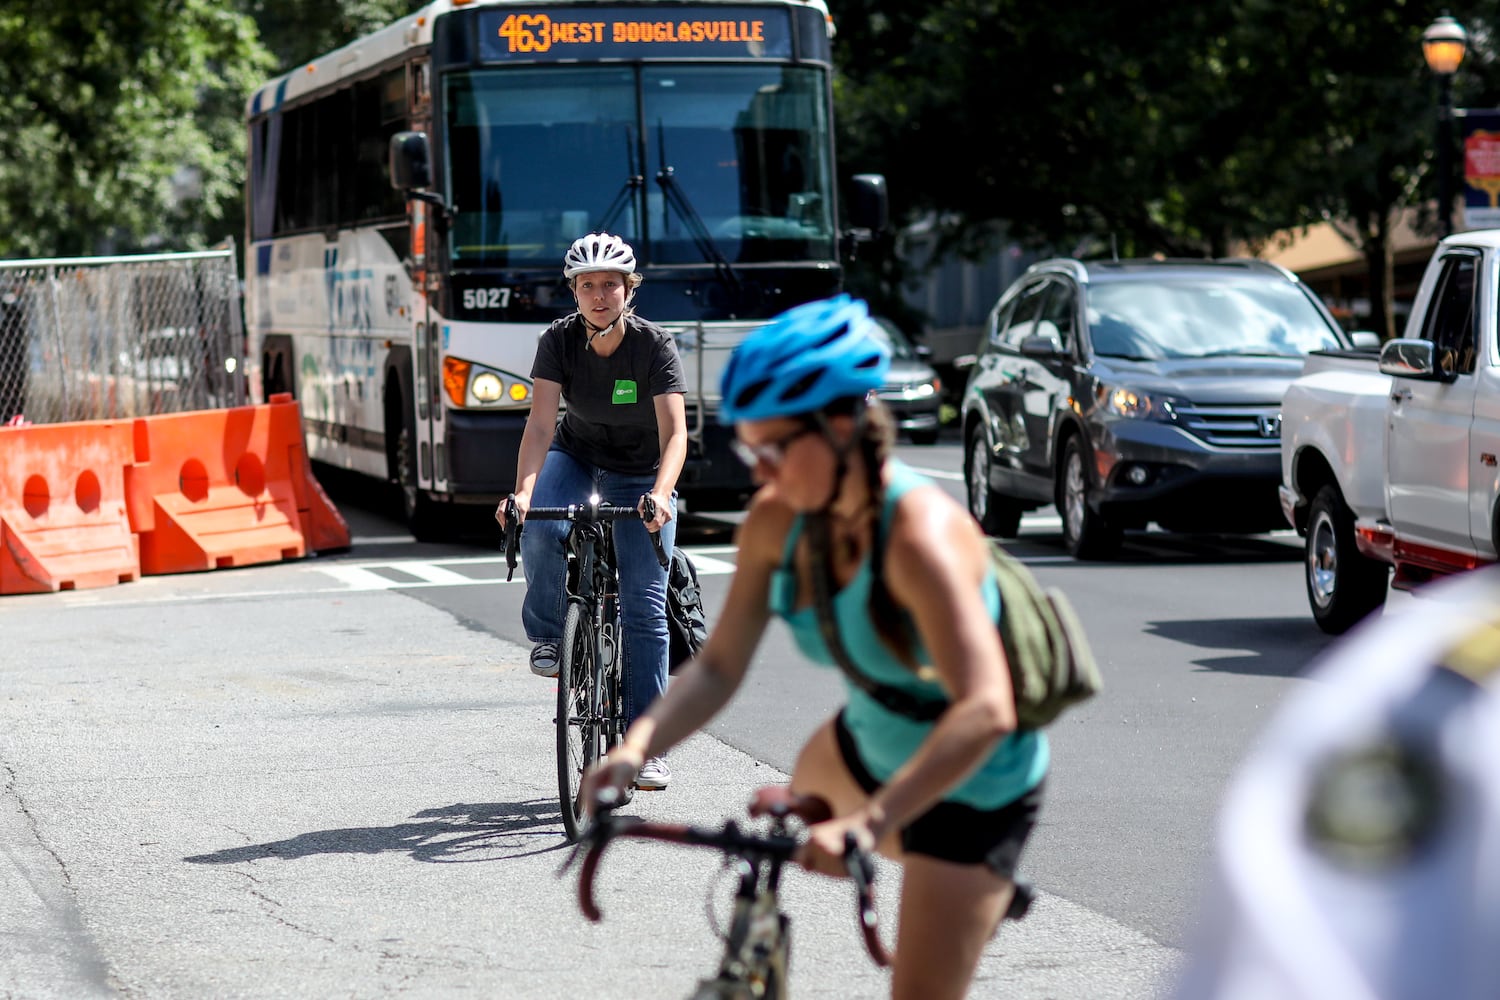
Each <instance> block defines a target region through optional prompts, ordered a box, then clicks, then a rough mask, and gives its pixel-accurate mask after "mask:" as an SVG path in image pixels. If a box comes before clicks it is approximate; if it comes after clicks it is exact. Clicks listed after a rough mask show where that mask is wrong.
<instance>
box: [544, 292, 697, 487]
mask: <svg viewBox="0 0 1500 1000" xmlns="http://www.w3.org/2000/svg"><path fill="white" fill-rule="evenodd" d="M587 342H588V328H587V327H586V326H585V325H584V322H583V317H582V316H580V315H579V314H578V313H576V312H575V313H573V314H572V315H570V316H564V317H563V318H562V319H560V320H557V321H555V322H554V323H553V324H552V325H551V326H549V327H548V328H547V329H546V331H545V332H544V333H543V334H542V337H541V339H540V340H539V341H537V345H536V360H535V361H534V362H533V363H532V366H531V377H532V378H533V379H539V378H544V379H547V380H548V381H551V382H556V383H558V384H559V385H561V386H562V395H563V400H564V401H565V402H566V403H567V404H568V405H567V411H566V412H565V413H564V414H563V417H562V419H561V420H560V421H558V425H557V446H558V447H559V448H562V449H563V450H564V451H566V452H567V453H568V454H570V455H572V456H573V457H574V458H576V459H578V460H579V461H581V462H587V463H589V464H591V465H596V466H598V467H599V468H601V469H608V470H609V471H611V472H623V473H626V474H628V475H649V474H650V473H652V472H654V471H656V467H657V466H658V465H659V464H661V439H660V438H659V437H658V432H657V427H656V402H655V397H657V396H661V395H664V394H666V393H669V392H686V391H687V379H686V378H684V377H683V374H682V359H681V358H679V357H678V356H677V342H676V341H675V340H673V339H672V335H671V334H670V333H668V332H667V331H665V330H663V329H662V328H661V327H659V326H657V325H656V324H655V323H652V322H650V321H649V320H644V319H641V318H640V317H639V316H635V315H627V316H626V317H625V336H624V338H623V339H622V340H621V342H620V346H619V347H618V348H617V349H616V350H615V352H614V353H613V354H611V355H610V356H609V357H607V358H604V357H600V356H599V355H597V354H595V353H594V352H593V351H591V350H588V349H587V347H585V345H586V344H587Z"/></svg>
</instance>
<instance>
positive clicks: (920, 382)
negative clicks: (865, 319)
mask: <svg viewBox="0 0 1500 1000" xmlns="http://www.w3.org/2000/svg"><path fill="white" fill-rule="evenodd" d="M874 320H875V326H876V331H875V332H876V335H877V336H879V337H880V338H881V339H883V340H884V341H885V342H886V344H887V346H889V347H890V349H891V369H890V372H889V373H888V374H887V375H886V377H885V384H884V385H882V386H881V387H880V388H879V389H878V390H876V395H877V396H879V397H880V400H881V402H883V403H885V405H886V408H887V409H889V410H890V411H891V413H893V414H894V415H895V417H896V428H897V430H899V431H901V432H902V433H904V434H906V436H907V437H909V438H911V442H912V444H936V443H937V439H938V432H939V431H940V430H941V429H942V408H943V383H942V380H941V379H939V378H938V373H937V371H936V370H934V369H933V367H932V365H930V364H928V363H927V359H928V358H929V357H931V356H932V351H931V350H930V349H929V348H928V347H926V346H925V345H920V346H919V345H917V344H913V343H912V342H911V339H910V338H908V337H907V336H906V334H905V333H904V332H902V330H901V328H900V327H899V326H897V325H896V324H895V323H893V322H892V321H891V320H889V319H886V318H885V317H883V316H876V317H874Z"/></svg>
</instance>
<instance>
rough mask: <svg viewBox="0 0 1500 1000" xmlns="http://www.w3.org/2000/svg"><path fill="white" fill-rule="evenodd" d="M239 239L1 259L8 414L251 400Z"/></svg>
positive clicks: (48, 419) (1, 359)
mask: <svg viewBox="0 0 1500 1000" xmlns="http://www.w3.org/2000/svg"><path fill="white" fill-rule="evenodd" d="M244 353H245V342H244V327H243V322H242V319H241V312H240V283H239V276H238V273H237V269H236V266H235V257H234V248H233V247H227V248H224V249H216V250H210V251H205V252H202V253H174V254H143V255H137V256H129V257H74V258H59V259H51V260H12V261H0V422H4V421H7V420H11V419H13V418H15V417H23V418H24V419H25V420H28V421H30V422H31V423H36V424H50V423H61V422H63V421H71V420H102V419H109V418H118V417H142V416H150V415H152V414H157V413H180V412H184V411H187V410H212V409H219V408H221V407H227V406H242V405H244V404H245V403H246V402H247V401H248V400H247V395H246V387H245V379H244V371H245V363H244V361H245V359H244Z"/></svg>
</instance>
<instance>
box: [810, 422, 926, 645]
mask: <svg viewBox="0 0 1500 1000" xmlns="http://www.w3.org/2000/svg"><path fill="white" fill-rule="evenodd" d="M849 415H853V416H857V417H858V418H859V420H858V424H857V427H858V438H857V439H856V440H855V441H854V442H852V443H851V446H852V447H854V448H858V449H859V453H860V457H861V458H862V459H863V460H864V468H865V486H866V488H867V489H868V490H869V493H870V504H871V506H872V507H873V508H874V510H875V517H874V521H873V525H872V528H871V531H872V532H873V534H872V536H871V540H870V599H869V604H868V606H867V609H868V611H869V615H870V620H871V621H872V622H874V624H875V632H876V634H877V635H879V636H880V639H881V641H882V642H884V643H885V645H886V648H887V649H889V650H890V652H891V653H892V654H893V655H894V656H895V657H896V658H897V659H898V660H900V661H901V662H902V663H904V664H905V665H906V666H908V667H911V668H913V669H915V668H916V666H917V663H916V654H915V653H914V652H913V648H912V647H913V636H912V629H911V628H910V625H909V623H908V620H907V613H906V611H905V610H904V609H903V608H901V607H900V606H899V605H897V604H896V599H895V597H893V596H892V595H891V591H890V588H889V587H888V586H886V582H885V546H884V538H883V537H882V536H883V531H882V529H883V518H882V516H881V515H882V514H883V512H884V510H885V483H884V482H883V481H882V480H881V476H880V473H881V470H882V469H883V468H884V467H885V463H886V461H887V460H888V459H889V458H890V457H891V453H892V450H893V449H894V447H895V441H896V423H895V418H894V417H892V416H891V412H890V411H889V410H888V409H886V408H885V406H884V405H883V404H882V403H880V401H879V400H876V399H870V400H868V401H866V400H865V399H862V398H857V397H849V398H845V399H839V400H835V401H834V402H833V403H830V404H829V405H828V406H827V407H825V408H824V409H823V410H822V411H821V412H820V414H819V415H818V422H819V423H823V424H824V426H825V427H826V418H827V417H829V416H849ZM846 469H847V463H846V461H845V457H844V454H842V453H841V454H840V456H839V465H838V470H839V475H838V479H839V481H842V480H843V474H844V472H845V470H846ZM837 490H838V486H837V484H835V486H834V493H835V496H836V495H837ZM831 506H832V501H831V500H830V502H829V504H828V505H826V506H825V507H824V508H823V509H822V510H820V511H817V512H816V513H813V514H810V515H808V555H809V558H810V563H811V571H812V572H814V573H822V574H824V577H825V579H826V580H827V581H828V586H829V592H830V593H831V592H832V591H833V589H834V588H833V582H834V581H833V547H832V544H831V538H832V531H831V530H830V526H829V518H830V517H831V516H832V515H831V514H830V511H829V507H831Z"/></svg>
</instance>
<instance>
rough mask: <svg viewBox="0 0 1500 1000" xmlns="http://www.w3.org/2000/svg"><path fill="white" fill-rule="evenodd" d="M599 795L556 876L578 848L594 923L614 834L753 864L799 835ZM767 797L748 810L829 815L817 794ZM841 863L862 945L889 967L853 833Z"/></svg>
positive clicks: (584, 904) (812, 817)
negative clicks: (599, 881)
mask: <svg viewBox="0 0 1500 1000" xmlns="http://www.w3.org/2000/svg"><path fill="white" fill-rule="evenodd" d="M772 791H773V792H774V791H776V790H772ZM600 798H601V802H600V803H599V808H598V809H597V810H596V815H595V818H594V820H593V822H592V823H590V824H589V826H588V828H587V829H585V830H584V831H583V834H582V835H581V836H580V837H579V838H578V843H577V845H575V847H574V848H573V852H572V854H570V855H569V857H568V860H567V861H566V862H564V864H563V867H562V869H561V870H560V871H559V872H558V874H559V875H562V874H563V873H564V872H566V871H567V869H568V868H570V867H571V866H572V865H573V863H574V861H576V860H577V858H578V856H579V852H580V851H583V852H584V854H583V867H582V869H581V870H580V871H579V873H578V908H579V909H580V910H582V911H583V915H584V916H585V917H587V918H588V919H589V920H590V921H592V922H594V923H598V922H599V921H600V920H601V919H603V916H604V914H603V912H602V911H600V909H599V906H598V904H597V903H595V901H594V875H595V873H596V872H597V871H598V869H599V862H600V860H601V858H602V857H603V855H604V849H605V848H606V847H608V846H609V843H610V841H612V840H614V839H615V838H617V837H636V838H639V839H643V840H659V841H663V842H665V843H669V844H685V845H687V846H690V847H711V848H713V849H715V850H717V851H719V852H720V853H722V854H723V855H724V856H725V857H726V858H737V859H739V860H742V861H744V862H746V863H748V864H750V865H751V866H752V867H759V865H761V864H762V863H766V862H770V863H773V864H781V863H784V862H786V861H790V860H791V858H792V856H793V855H794V854H795V853H796V852H797V848H798V847H800V846H801V845H802V840H803V838H801V837H798V836H793V835H791V834H783V833H770V834H761V833H753V832H748V831H745V830H742V829H740V826H739V824H738V823H736V822H735V821H734V820H732V819H731V820H726V821H725V823H724V825H723V826H722V827H718V828H709V827H700V826H690V825H687V824H684V823H653V822H650V821H648V820H644V819H641V818H639V817H636V816H617V815H615V814H614V812H613V808H614V805H615V804H619V803H618V802H617V799H618V795H617V794H616V793H614V791H613V790H612V789H611V790H608V791H606V792H604V793H602V794H601V796H600ZM611 800H616V801H614V802H612V801H611ZM771 802H772V800H770V799H766V798H765V797H764V796H758V803H757V805H756V807H754V808H752V810H751V813H752V815H762V814H769V815H771V816H774V817H776V818H777V819H785V818H786V817H787V816H788V815H798V816H800V817H801V818H802V819H803V820H804V822H807V823H813V822H817V821H819V820H821V819H827V818H828V817H829V816H830V815H831V813H829V812H828V811H827V806H826V804H824V803H823V802H822V800H820V799H806V798H800V799H799V798H795V797H789V796H775V797H774V804H770V803H771ZM844 865H845V867H846V869H847V870H848V873H849V878H850V880H851V881H853V883H854V892H855V903H856V914H855V916H856V919H857V920H858V922H859V927H860V931H861V932H862V933H863V936H864V942H865V949H866V950H867V951H868V952H869V953H870V958H871V959H872V960H873V961H874V962H875V964H876V965H878V966H881V967H882V968H884V967H886V966H889V965H890V964H891V955H890V952H889V951H887V950H886V947H885V944H884V943H883V942H882V941H881V940H880V928H879V921H878V915H877V913H876V909H875V862H874V860H873V859H872V858H871V857H870V855H869V853H868V852H866V851H865V850H863V849H862V848H861V847H860V846H859V842H858V841H857V840H856V839H855V837H854V834H853V832H849V833H846V834H845V836H844Z"/></svg>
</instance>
